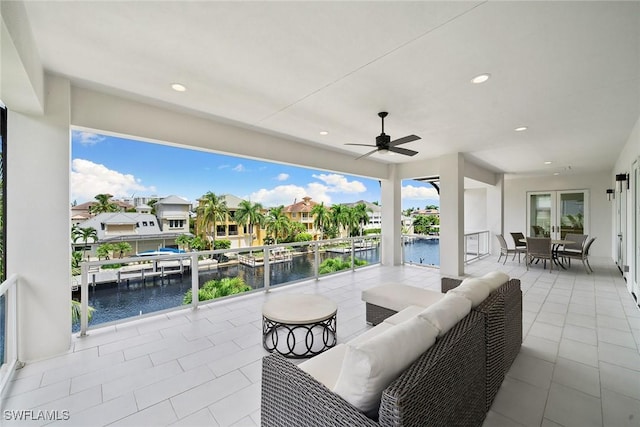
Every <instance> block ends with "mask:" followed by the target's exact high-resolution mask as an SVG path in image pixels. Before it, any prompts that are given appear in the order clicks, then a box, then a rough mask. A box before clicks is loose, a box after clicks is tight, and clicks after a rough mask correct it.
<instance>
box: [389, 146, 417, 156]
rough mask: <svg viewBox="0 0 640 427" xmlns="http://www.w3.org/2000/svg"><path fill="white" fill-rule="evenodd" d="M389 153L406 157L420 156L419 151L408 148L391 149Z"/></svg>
mask: <svg viewBox="0 0 640 427" xmlns="http://www.w3.org/2000/svg"><path fill="white" fill-rule="evenodd" d="M389 151H391V152H392V153H398V154H404V155H405V156H415V155H416V154H418V152H417V151H413V150H407V149H406V148H400V147H389Z"/></svg>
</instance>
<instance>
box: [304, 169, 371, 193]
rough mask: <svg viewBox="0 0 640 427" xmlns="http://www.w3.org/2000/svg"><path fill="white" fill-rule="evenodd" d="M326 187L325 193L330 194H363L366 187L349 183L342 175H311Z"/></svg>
mask: <svg viewBox="0 0 640 427" xmlns="http://www.w3.org/2000/svg"><path fill="white" fill-rule="evenodd" d="M312 176H313V177H314V178H316V179H319V180H320V181H322V182H324V183H325V184H327V185H328V189H327V191H328V192H330V193H363V192H365V191H367V187H365V185H364V184H363V183H362V182H360V181H349V180H348V179H347V177H345V176H344V175H339V174H336V173H331V174H324V173H322V174H320V175H312Z"/></svg>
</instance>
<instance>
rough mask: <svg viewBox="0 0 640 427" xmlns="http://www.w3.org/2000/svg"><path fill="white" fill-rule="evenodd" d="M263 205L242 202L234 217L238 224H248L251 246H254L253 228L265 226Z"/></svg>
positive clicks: (246, 201)
mask: <svg viewBox="0 0 640 427" xmlns="http://www.w3.org/2000/svg"><path fill="white" fill-rule="evenodd" d="M262 209H263V207H262V205H261V204H260V203H251V202H250V201H248V200H242V201H241V202H240V203H239V204H238V209H236V213H235V215H234V217H233V218H234V220H235V221H236V223H238V224H246V225H247V226H248V227H247V228H248V231H249V236H251V244H250V245H249V246H253V226H254V225H263V224H264V221H265V217H264V214H263V213H262Z"/></svg>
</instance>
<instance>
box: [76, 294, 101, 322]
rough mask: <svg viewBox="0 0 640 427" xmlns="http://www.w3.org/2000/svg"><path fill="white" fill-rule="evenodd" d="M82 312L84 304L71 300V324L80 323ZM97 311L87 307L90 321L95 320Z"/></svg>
mask: <svg viewBox="0 0 640 427" xmlns="http://www.w3.org/2000/svg"><path fill="white" fill-rule="evenodd" d="M81 311H82V304H80V301H76V300H74V299H72V300H71V322H73V323H78V322H80V312H81ZM95 311H96V309H95V308H93V307H91V306H90V305H88V306H87V318H88V319H89V321H91V319H92V318H93V313H94V312H95Z"/></svg>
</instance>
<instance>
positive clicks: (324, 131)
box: [320, 130, 329, 135]
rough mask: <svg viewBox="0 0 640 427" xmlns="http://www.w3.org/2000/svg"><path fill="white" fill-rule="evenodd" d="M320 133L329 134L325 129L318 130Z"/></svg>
mask: <svg viewBox="0 0 640 427" xmlns="http://www.w3.org/2000/svg"><path fill="white" fill-rule="evenodd" d="M320 135H329V132H327V131H326V130H322V131H320Z"/></svg>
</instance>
